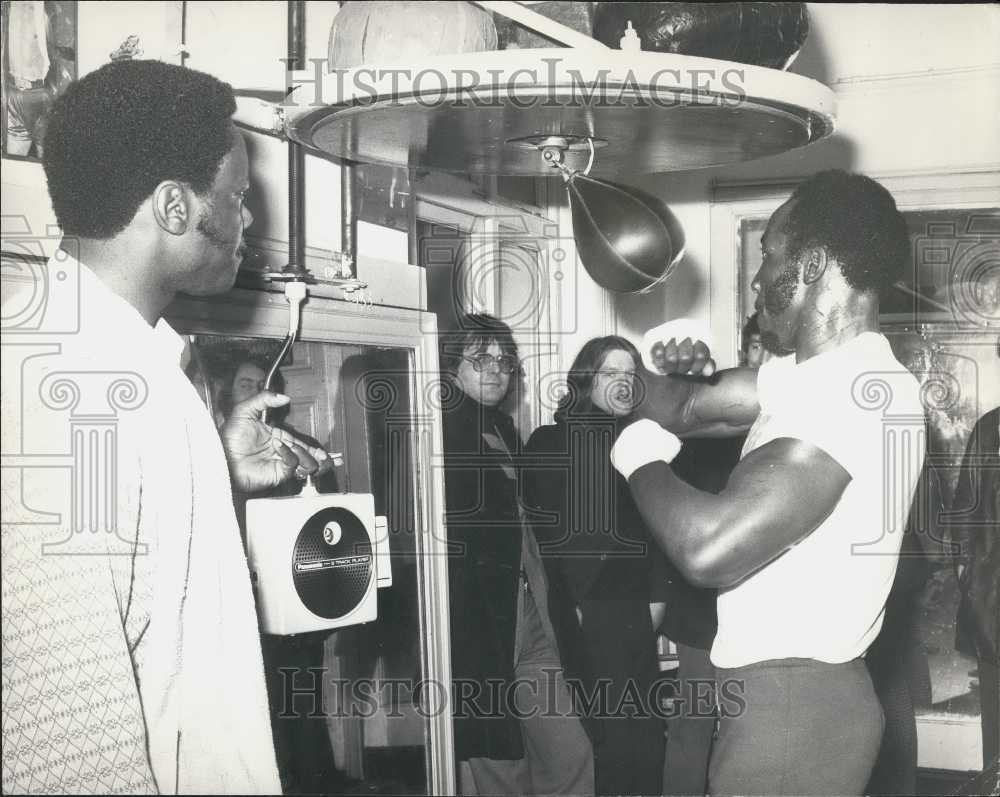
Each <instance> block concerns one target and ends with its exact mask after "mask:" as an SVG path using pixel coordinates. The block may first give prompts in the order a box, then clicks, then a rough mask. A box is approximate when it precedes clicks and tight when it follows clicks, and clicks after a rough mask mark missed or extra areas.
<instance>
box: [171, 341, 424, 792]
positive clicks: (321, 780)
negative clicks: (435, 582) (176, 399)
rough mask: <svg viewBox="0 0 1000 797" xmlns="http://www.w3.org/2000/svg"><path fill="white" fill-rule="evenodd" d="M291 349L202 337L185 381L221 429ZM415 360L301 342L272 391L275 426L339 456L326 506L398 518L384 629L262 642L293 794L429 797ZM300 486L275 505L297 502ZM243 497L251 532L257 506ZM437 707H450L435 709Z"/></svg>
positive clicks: (324, 482)
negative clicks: (250, 508) (363, 505)
mask: <svg viewBox="0 0 1000 797" xmlns="http://www.w3.org/2000/svg"><path fill="white" fill-rule="evenodd" d="M281 343H282V341H280V340H278V339H273V338H261V337H231V336H217V335H195V336H192V343H191V346H190V357H189V359H188V361H187V364H186V372H187V374H188V376H189V378H190V379H191V381H192V384H193V385H194V386H195V389H196V390H198V392H199V394H200V395H201V396H202V399H203V400H204V401H205V403H206V405H207V406H208V408H209V410H210V412H211V413H212V415H213V417H215V419H216V422H217V423H218V424H222V423H223V422H224V421H225V419H226V417H227V416H228V414H229V413H230V412H231V410H232V406H233V404H234V403H235V402H237V401H239V400H242V399H245V398H248V397H250V396H252V395H254V394H255V393H257V392H259V391H260V390H261V389H262V388H263V385H264V380H265V378H266V374H267V370H268V368H269V367H270V365H271V363H272V362H273V361H274V358H275V357H276V356H277V354H278V353H279V352H280V349H281ZM412 360H413V353H412V351H411V350H409V349H404V348H379V347H372V346H361V345H347V344H336V343H314V342H305V341H303V342H297V343H295V344H293V346H292V348H291V351H290V352H289V354H288V356H286V358H285V360H284V361H283V362H282V363H281V366H280V368H279V371H278V372H277V374H276V377H275V381H274V383H273V384H272V389H275V390H278V391H280V392H284V393H286V394H287V395H289V396H290V397H291V403H290V404H289V405H288V406H287V408H283V411H281V412H275V413H272V414H271V415H270V417H269V419H268V420H269V422H270V423H272V424H275V425H278V426H281V427H282V428H284V429H286V430H288V431H290V432H291V433H293V434H295V435H297V436H299V437H300V438H301V439H303V440H305V441H306V442H307V443H309V444H310V445H317V446H319V447H321V448H323V449H324V450H325V451H327V452H329V453H330V454H331V455H333V456H332V457H331V459H330V460H328V463H327V464H326V465H325V466H324V467H323V468H322V470H321V473H320V475H319V477H318V478H317V479H316V488H317V490H318V491H319V492H321V493H336V492H351V493H372V494H373V496H374V499H375V512H376V514H377V515H384V516H386V517H387V518H388V528H389V547H390V551H391V563H392V586H391V587H389V588H386V589H379V590H378V619H377V620H376V621H374V622H371V623H368V624H364V625H358V626H351V627H346V628H342V629H338V630H335V631H321V632H314V633H309V634H298V635H294V636H283V637H278V636H272V635H268V634H265V635H262V648H263V652H264V665H265V674H266V678H267V685H268V695H269V699H270V703H271V715H272V728H273V730H274V736H275V747H276V750H277V753H278V764H279V770H280V772H281V776H282V785H283V788H284V791H285V792H286V793H289V792H298V793H303V792H305V793H315V792H321V793H352V792H354V791H355V790H357V792H358V793H361V792H368V791H373V790H374V791H377V792H378V793H393V794H425V793H427V791H428V786H427V783H428V781H427V771H426V763H425V762H426V760H427V752H428V751H427V748H428V739H429V720H428V716H429V714H428V712H427V711H425V710H424V708H423V707H422V706H421V705H420V700H421V699H422V696H421V694H420V692H421V687H422V685H424V684H425V683H426V661H425V657H424V654H423V644H422V639H423V637H424V633H423V627H422V620H421V617H420V611H419V606H420V596H419V581H418V579H419V578H420V577H421V573H420V572H419V571H418V558H417V556H416V546H415V542H416V540H415V537H416V533H417V527H416V524H417V519H416V514H415V504H416V498H415V496H416V492H415V491H416V481H415V469H414V456H413V442H412V441H413V437H412V434H413V427H414V421H413V415H414V414H413V412H412V411H411V400H412V398H411V393H412V388H411V383H412V380H413V366H412ZM301 489H302V483H301V482H296V481H293V482H291V483H288V484H285V485H283V486H282V487H281V488H278V489H277V490H275V491H274V492H272V493H270V495H295V494H297V493H298V492H299V491H300V490H301ZM251 497H262V496H245V495H239V494H237V495H234V503H235V504H236V507H237V516H238V518H239V519H240V523H241V532H243V533H244V535H245V525H244V518H245V515H244V513H243V511H241V510H242V508H243V506H244V505H245V502H246V500H247V499H248V498H251ZM426 699H429V700H430V701H431V702H432V703H433V701H434V700H437V699H439V696H435V695H427V696H426Z"/></svg>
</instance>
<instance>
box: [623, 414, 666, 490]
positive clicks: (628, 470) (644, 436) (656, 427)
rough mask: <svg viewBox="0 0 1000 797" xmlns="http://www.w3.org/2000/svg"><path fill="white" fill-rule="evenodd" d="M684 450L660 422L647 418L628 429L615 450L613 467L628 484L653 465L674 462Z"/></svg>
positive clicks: (627, 427) (626, 428)
mask: <svg viewBox="0 0 1000 797" xmlns="http://www.w3.org/2000/svg"><path fill="white" fill-rule="evenodd" d="M680 450H681V441H680V439H679V438H678V437H677V435H675V434H674V433H673V432H668V431H667V430H666V429H664V428H663V427H662V426H660V424H658V423H657V422H656V421H652V420H650V419H649V418H643V419H642V420H641V421H636V422H635V423H633V424H630V425H629V426H626V427H625V429H624V430H623V431H622V433H621V434H620V435H618V440H617V441H615V444H614V446H612V448H611V464H612V465H614V467H615V470H617V471H618V472H619V473H620V474H621V475H622V476H624V477H625V479H626V480H627V479H628V478H629V477H630V476H631V475H632V474H633V473H634V472H635V471H637V470H638V469H639V468H641V467H642V466H643V465H648V464H649V463H650V462H661V461H662V462H667V463H669V462H671V461H673V459H674V457H676V456H677V455H678V454H679V453H680Z"/></svg>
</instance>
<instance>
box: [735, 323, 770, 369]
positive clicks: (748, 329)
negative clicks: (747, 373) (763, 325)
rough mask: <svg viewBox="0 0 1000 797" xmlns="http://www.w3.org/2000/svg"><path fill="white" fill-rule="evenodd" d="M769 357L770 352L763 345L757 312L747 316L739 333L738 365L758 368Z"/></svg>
mask: <svg viewBox="0 0 1000 797" xmlns="http://www.w3.org/2000/svg"><path fill="white" fill-rule="evenodd" d="M769 359H771V352H769V351H768V350H767V349H766V348H765V347H764V340H763V338H762V337H761V334H760V326H759V325H758V323H757V313H751V314H750V315H749V316H747V320H746V323H745V324H744V325H743V330H742V332H741V333H740V365H743V366H746V367H747V368H760V367H761V366H762V365H763V364H764V363H766V362H767V361H768V360H769Z"/></svg>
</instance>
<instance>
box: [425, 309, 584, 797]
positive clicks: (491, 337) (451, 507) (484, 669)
mask: <svg viewBox="0 0 1000 797" xmlns="http://www.w3.org/2000/svg"><path fill="white" fill-rule="evenodd" d="M441 369H442V372H443V374H444V381H443V387H444V390H443V395H442V402H441V403H442V419H443V422H444V454H445V457H444V462H445V504H446V512H445V520H446V525H447V530H448V544H449V558H448V579H449V592H450V595H449V599H450V606H451V660H452V677H453V701H454V702H453V712H454V716H455V720H454V731H455V758H456V760H457V761H458V762H459V772H458V774H459V786H460V790H461V793H462V794H593V793H594V764H593V754H592V752H591V746H590V741H589V739H588V737H587V734H586V732H585V731H584V729H583V726H582V724H581V723H580V720H579V719H578V718H577V717H576V716H575V714H574V713H573V701H572V696H571V694H570V692H569V688H568V686H567V684H566V681H565V678H564V676H563V672H562V664H561V661H560V657H559V652H558V648H557V644H556V638H555V632H554V630H553V628H552V623H551V621H550V619H549V607H548V585H547V581H546V577H545V571H544V566H543V564H542V562H541V559H540V556H539V553H538V544H537V542H536V541H535V538H534V535H533V534H532V532H531V529H530V527H529V526H528V525H527V524H526V523H525V522H524V518H523V515H522V512H521V507H520V502H519V489H518V487H519V478H518V464H519V463H518V453H519V449H520V443H519V440H518V437H517V433H516V431H515V429H514V423H513V421H512V420H511V418H510V416H509V415H508V414H507V413H506V412H504V410H503V408H502V407H503V404H504V403H505V401H506V400H507V399H508V397H509V396H512V395H515V394H516V392H517V387H518V384H519V381H520V378H521V366H520V361H519V359H518V355H517V345H516V344H515V342H514V339H513V336H512V335H511V331H510V328H509V327H508V326H507V325H506V324H504V323H503V322H501V321H499V320H497V319H495V318H493V317H492V316H487V315H467V316H463V317H462V318H460V319H459V320H458V330H457V331H456V332H453V333H449V334H444V335H442V340H441Z"/></svg>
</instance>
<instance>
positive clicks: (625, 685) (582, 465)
mask: <svg viewBox="0 0 1000 797" xmlns="http://www.w3.org/2000/svg"><path fill="white" fill-rule="evenodd" d="M639 362H640V359H639V353H638V352H637V351H636V349H635V347H634V346H633V345H632V344H631V343H630V342H629V341H627V340H625V339H624V338H621V337H617V336H608V337H602V338H595V339H593V340H590V341H588V342H587V343H586V344H585V345H584V346H583V348H582V349H581V350H580V353H579V354H577V356H576V359H575V360H574V361H573V365H572V367H571V368H570V372H569V375H568V378H567V386H568V392H567V393H566V395H565V396H563V398H562V399H561V400H560V402H559V406H558V409H557V410H556V413H555V421H556V422H555V424H554V425H552V426H542V427H540V428H539V429H536V430H535V432H534V433H533V434H532V435H531V439H530V440H529V441H528V446H527V450H528V462H529V463H530V464H529V465H528V466H527V470H526V474H525V475H526V477H527V479H526V481H527V498H528V502H529V504H530V506H531V507H532V508H533V510H534V511H535V514H536V515H537V517H533V525H534V528H535V533H536V535H537V536H538V540H539V543H540V545H541V550H542V555H543V557H544V560H545V565H546V571H547V573H548V575H549V578H550V583H551V585H552V588H551V589H552V596H551V602H552V605H553V606H556V607H559V606H564V605H570V606H572V607H573V609H571V611H570V612H569V613H568V614H554V615H553V621H554V622H555V623H556V631H557V633H558V637H559V641H560V649H561V650H562V651H563V655H564V662H565V664H566V669H567V672H568V673H569V675H570V678H579V679H580V683H581V686H582V687H583V690H584V693H585V694H587V695H588V696H596V697H597V700H596V702H595V703H593V704H592V708H590V709H589V710H588V712H587V717H586V719H585V721H586V722H587V726H588V730H590V732H591V737H592V738H593V739H594V759H595V773H596V790H597V793H598V794H656V795H659V794H661V783H662V779H663V757H664V730H665V726H664V722H663V719H662V718H661V717H662V714H661V713H660V712H659V711H658V710H653V709H652V707H651V706H650V704H649V698H651V697H655V683H656V680H657V677H658V675H659V669H658V665H657V657H656V634H655V631H654V628H653V620H652V617H651V604H656V603H659V602H661V601H662V600H663V599H664V597H663V596H662V595H661V594H660V591H661V590H662V589H663V585H664V584H665V583H666V580H667V579H666V573H665V571H664V570H663V568H664V567H665V562H664V560H663V557H662V554H660V552H659V549H658V548H657V546H656V545H655V544H654V543H653V542H652V541H651V539H650V536H649V532H648V531H647V530H646V527H645V525H644V524H643V521H642V518H641V517H640V515H639V511H638V509H637V508H636V505H635V503H634V502H633V500H632V496H631V493H630V492H629V489H628V484H627V482H626V481H625V480H624V479H623V478H622V477H620V476H619V475H618V474H617V473H615V471H614V470H613V469H612V467H611V462H610V459H609V454H610V451H611V446H612V445H613V444H614V441H615V438H616V437H617V433H618V430H619V425H620V421H621V420H622V419H624V418H625V416H627V415H629V413H631V411H632V408H633V406H634V405H635V403H636V390H637V386H638V385H639V383H638V382H637V381H636V368H637V365H638V363H639ZM654 570H655V573H654V572H653V571H654ZM654 611H659V609H658V608H656V609H654ZM588 702H589V701H588Z"/></svg>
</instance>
